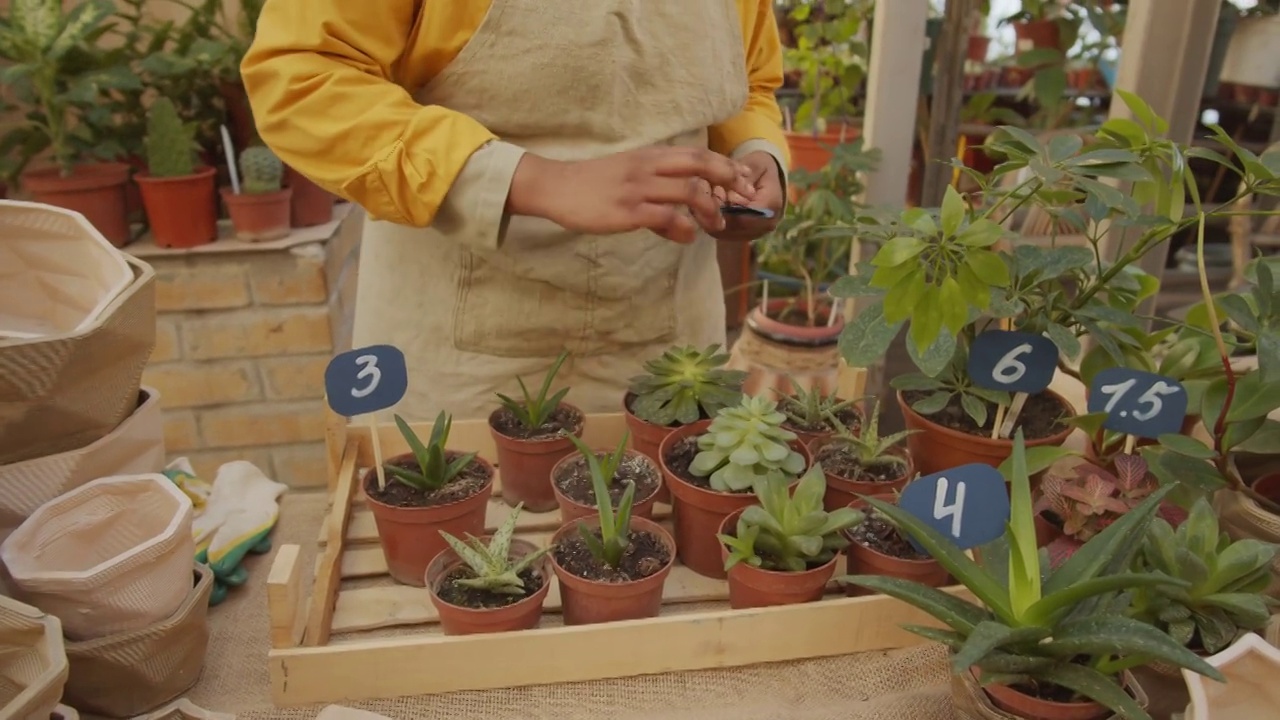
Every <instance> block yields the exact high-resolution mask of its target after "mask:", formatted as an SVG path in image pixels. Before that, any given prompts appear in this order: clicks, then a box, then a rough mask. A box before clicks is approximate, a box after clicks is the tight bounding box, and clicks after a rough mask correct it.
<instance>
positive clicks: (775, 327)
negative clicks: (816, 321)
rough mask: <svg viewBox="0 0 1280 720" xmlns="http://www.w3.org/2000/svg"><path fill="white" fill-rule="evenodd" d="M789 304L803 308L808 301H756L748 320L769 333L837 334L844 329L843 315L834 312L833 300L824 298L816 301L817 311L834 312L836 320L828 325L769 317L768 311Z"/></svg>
mask: <svg viewBox="0 0 1280 720" xmlns="http://www.w3.org/2000/svg"><path fill="white" fill-rule="evenodd" d="M791 305H798V306H799V307H801V308H805V307H807V306H808V303H807V302H805V301H804V300H802V299H801V298H798V297H797V298H790V297H785V298H773V299H771V300H770V301H769V303H768V305H762V304H760V303H756V305H755V306H754V307H752V308H751V312H750V313H749V314H748V320H749V321H751V322H752V323H755V324H758V325H760V326H761V329H762V330H764V331H766V332H771V333H784V334H785V333H796V332H799V333H801V334H806V335H823V336H825V335H839V334H840V331H841V330H843V329H844V317H843V316H841V315H840V314H839V313H838V312H836V304H835V303H834V302H826V301H824V300H818V301H817V305H818V312H819V313H821V312H822V311H823V310H826V311H827V312H828V313H836V322H835V324H834V325H832V326H830V327H827V326H826V325H820V326H817V327H809V326H808V325H792V324H791V323H785V322H782V321H781V320H778V319H775V318H772V317H769V314H768V313H770V312H774V311H775V310H777V309H781V308H785V307H787V306H791ZM766 311H767V312H766ZM748 327H750V325H748Z"/></svg>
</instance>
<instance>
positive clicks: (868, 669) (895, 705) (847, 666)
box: [187, 492, 954, 720]
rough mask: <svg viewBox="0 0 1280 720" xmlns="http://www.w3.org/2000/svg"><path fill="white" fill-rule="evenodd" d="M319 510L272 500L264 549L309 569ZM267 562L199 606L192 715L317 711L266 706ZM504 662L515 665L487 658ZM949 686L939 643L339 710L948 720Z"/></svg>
mask: <svg viewBox="0 0 1280 720" xmlns="http://www.w3.org/2000/svg"><path fill="white" fill-rule="evenodd" d="M324 509H325V498H324V495H323V494H320V493H296V492H295V493H290V494H288V495H286V496H285V497H284V498H282V503H281V514H280V525H279V527H278V528H277V530H276V533H275V537H274V544H275V545H276V546H277V547H278V546H279V545H281V544H284V543H297V544H299V545H301V546H302V547H303V553H304V555H303V557H302V558H301V560H302V562H303V563H304V565H303V567H309V566H310V564H311V563H313V562H314V553H315V538H316V532H317V528H318V527H319V526H320V522H321V518H322V517H323V514H324ZM269 566H270V556H268V557H266V558H256V559H252V560H250V561H249V572H250V580H249V582H248V583H247V584H246V585H245V586H244V587H243V588H240V589H238V590H236V591H235V592H233V593H232V594H231V596H230V597H229V598H228V599H227V601H226V602H224V603H222V604H221V605H218V606H216V607H213V608H211V609H210V611H209V618H210V629H211V633H210V641H209V651H208V656H207V659H206V663H205V671H204V675H203V676H202V677H201V679H200V682H199V683H197V685H196V686H195V687H194V688H193V689H192V691H191V692H190V693H189V694H188V695H187V698H188V699H189V700H191V701H192V702H194V703H195V704H196V705H198V706H200V707H202V708H207V709H209V710H215V711H221V712H229V713H235V714H236V715H237V717H238V718H240V720H268V719H270V720H285V719H288V720H293V719H295V718H296V719H297V720H312V719H313V718H315V717H316V715H317V714H318V713H319V711H320V709H321V707H320V706H313V707H307V708H298V709H276V708H274V707H273V706H272V704H271V696H270V691H269V684H268V675H267V663H266V655H267V650H268V646H269V638H270V631H269V624H268V620H267V599H266V576H267V571H268V568H269ZM839 631H840V629H839V628H832V632H839ZM622 652H625V650H622ZM509 661H520V659H516V658H495V659H494V662H509ZM421 670H422V672H428V673H429V672H431V669H430V668H422V669H421ZM948 683H949V677H948V672H947V665H946V655H945V652H944V651H943V649H942V648H941V646H924V647H919V648H915V649H909V650H900V651H895V652H888V653H881V652H876V653H865V654H862V655H857V656H849V657H839V658H828V659H820V660H807V661H803V662H793V663H780V664H775V665H764V666H756V667H748V668H736V669H727V670H707V671H699V672H688V673H672V674H665V675H651V676H646V677H640V678H629V679H624V680H603V681H597V682H587V683H574V684H566V685H552V686H543V687H528V688H517V689H511V690H493V691H484V692H461V693H453V694H448V695H434V696H423V697H416V698H402V699H397V700H385V701H370V702H345V703H343V704H344V705H348V706H351V707H355V708H359V709H363V710H369V711H372V712H376V713H379V714H382V715H386V716H388V717H390V718H394V719H395V720H435V719H439V720H445V719H446V718H447V719H448V720H517V719H519V720H532V719H535V718H556V719H557V720H598V719H599V718H603V717H608V718H611V719H612V720H630V719H634V720H640V719H641V718H644V719H646V720H654V719H659V720H665V719H668V718H669V719H671V720H685V719H687V720H721V719H723V720H952V718H953V717H954V715H953V713H952V709H951V688H950V686H949V685H948Z"/></svg>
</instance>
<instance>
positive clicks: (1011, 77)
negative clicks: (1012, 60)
mask: <svg viewBox="0 0 1280 720" xmlns="http://www.w3.org/2000/svg"><path fill="white" fill-rule="evenodd" d="M1033 75H1035V71H1034V70H1031V69H1030V68H1024V67H1018V66H1017V65H1006V66H1005V67H1004V68H1003V69H1002V70H1001V71H1000V84H1001V85H1003V86H1004V87H1007V88H1020V87H1022V86H1023V85H1026V84H1027V83H1028V82H1030V80H1031V77H1032V76H1033Z"/></svg>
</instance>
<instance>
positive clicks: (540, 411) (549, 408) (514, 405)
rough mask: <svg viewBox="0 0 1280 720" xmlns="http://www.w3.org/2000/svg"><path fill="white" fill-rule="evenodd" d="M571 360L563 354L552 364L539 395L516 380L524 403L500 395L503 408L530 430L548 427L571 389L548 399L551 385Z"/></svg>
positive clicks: (559, 391)
mask: <svg viewBox="0 0 1280 720" xmlns="http://www.w3.org/2000/svg"><path fill="white" fill-rule="evenodd" d="M568 358H569V353H568V352H567V351H566V352H562V353H560V355H559V357H557V358H556V361H555V362H554V363H552V364H551V369H550V370H548V371H547V374H546V376H545V377H543V379H542V387H541V388H539V389H538V394H537V395H533V394H532V393H530V392H529V388H528V387H527V386H526V385H525V384H524V380H522V379H520V378H516V382H517V383H519V384H520V392H521V394H523V395H524V401H523V402H518V401H516V400H513V399H512V398H510V397H508V396H506V395H503V394H502V393H498V399H499V400H501V401H502V406H503V407H504V408H506V409H507V411H508V412H510V413H511V414H512V415H514V416H515V418H516V420H518V421H520V424H521V425H523V426H524V427H525V428H528V429H529V430H537V429H538V428H540V427H542V426H543V425H546V424H547V422H548V421H550V420H551V414H552V413H554V412H555V411H556V408H558V407H560V403H561V402H563V401H564V396H565V395H567V394H569V388H562V389H560V390H558V391H556V392H555V393H553V394H552V395H551V397H547V393H548V392H550V391H551V383H552V382H554V381H555V379H556V373H558V372H560V366H561V365H564V361H565V360H567V359H568Z"/></svg>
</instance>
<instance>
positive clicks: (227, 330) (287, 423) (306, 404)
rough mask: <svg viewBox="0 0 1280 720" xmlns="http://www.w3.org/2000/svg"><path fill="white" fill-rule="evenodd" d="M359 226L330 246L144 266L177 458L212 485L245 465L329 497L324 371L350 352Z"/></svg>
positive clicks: (147, 378)
mask: <svg viewBox="0 0 1280 720" xmlns="http://www.w3.org/2000/svg"><path fill="white" fill-rule="evenodd" d="M361 222H362V217H361V216H360V215H359V214H358V213H351V216H349V217H348V218H347V219H346V220H345V221H344V222H343V223H342V225H340V226H339V231H338V232H337V233H336V235H335V236H334V237H333V238H332V239H330V240H329V241H328V242H326V243H308V244H305V245H298V246H295V247H293V248H290V249H287V250H274V251H258V252H236V253H207V254H187V255H181V256H166V255H160V256H153V257H147V258H146V260H147V262H149V263H151V264H152V265H153V266H154V267H155V269H156V312H157V321H156V322H157V333H156V349H155V352H154V354H153V355H152V358H151V364H150V365H149V366H148V368H147V370H146V372H145V374H144V376H143V382H144V383H146V384H147V385H150V386H151V387H154V388H156V389H157V390H159V391H160V395H161V406H162V407H163V408H164V422H165V443H166V445H167V448H168V451H169V455H170V457H171V458H173V457H180V456H186V457H188V458H190V459H191V461H192V463H193V464H194V465H195V468H196V471H197V472H198V473H200V474H202V475H205V476H207V477H209V479H212V477H213V473H214V472H215V471H216V470H217V468H218V466H220V465H221V464H222V463H225V462H227V461H230V460H249V461H250V462H253V463H254V464H256V465H258V466H259V467H260V468H262V470H263V471H264V472H266V473H267V475H268V476H270V477H273V478H275V479H278V480H279V481H281V482H284V483H286V484H288V485H290V486H294V487H304V486H323V485H324V484H325V482H326V478H325V476H324V471H325V454H324V444H323V437H324V424H325V413H326V408H325V404H324V400H323V396H324V368H325V365H326V364H327V363H328V361H329V359H330V358H331V357H332V356H333V355H334V353H335V352H340V351H341V350H342V349H346V348H347V347H349V344H350V326H351V316H352V309H353V306H354V300H355V276H356V273H355V267H354V265H355V259H356V252H355V251H356V248H357V245H358V238H359V230H360V226H361Z"/></svg>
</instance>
